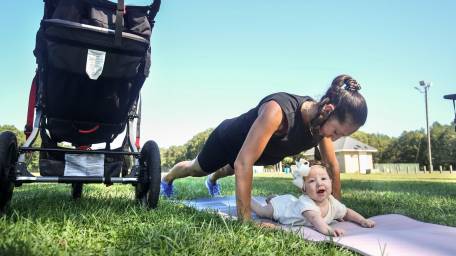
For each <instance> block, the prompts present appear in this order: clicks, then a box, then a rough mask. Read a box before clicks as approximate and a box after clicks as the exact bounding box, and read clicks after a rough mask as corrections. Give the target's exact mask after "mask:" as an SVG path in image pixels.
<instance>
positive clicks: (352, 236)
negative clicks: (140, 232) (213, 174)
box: [183, 196, 456, 256]
mask: <svg viewBox="0 0 456 256" xmlns="http://www.w3.org/2000/svg"><path fill="white" fill-rule="evenodd" d="M255 198H256V199H257V200H258V201H260V202H263V203H265V202H264V198H263V197H255ZM183 203H184V204H185V205H188V206H191V207H194V208H196V209H198V210H204V211H214V212H216V213H218V214H221V215H222V216H225V217H231V218H236V199H235V197H234V196H229V197H214V198H202V199H195V200H186V201H183ZM252 217H253V218H254V219H255V220H256V221H264V222H268V223H274V224H277V226H279V227H280V228H281V229H283V230H286V231H288V232H293V233H295V234H297V235H299V236H300V237H302V238H303V239H305V240H309V241H315V242H329V241H330V238H329V237H328V236H325V235H323V234H321V233H319V232H318V231H315V230H314V229H312V228H309V227H304V226H289V225H281V224H279V223H277V222H273V221H271V220H266V219H259V218H258V217H257V216H255V215H254V214H253V216H252ZM370 219H372V220H374V221H375V223H376V225H375V227H374V228H363V227H361V226H359V225H357V224H355V223H351V222H347V221H344V222H338V223H335V224H331V227H333V228H335V227H338V228H342V229H344V231H345V235H344V236H342V237H334V238H332V242H333V243H335V244H337V245H339V246H342V247H345V248H348V249H350V250H353V251H355V252H358V253H360V254H363V255H389V256H394V255H426V256H428V255H429V256H430V255H456V228H454V227H448V226H443V225H437V224H431V223H425V222H421V221H417V220H414V219H412V218H409V217H407V216H403V215H399V214H387V215H379V216H374V217H371V218H370Z"/></svg>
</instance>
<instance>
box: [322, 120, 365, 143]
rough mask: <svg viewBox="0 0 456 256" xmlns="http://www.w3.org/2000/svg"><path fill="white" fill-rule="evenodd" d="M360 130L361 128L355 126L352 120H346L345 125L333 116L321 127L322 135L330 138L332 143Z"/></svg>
mask: <svg viewBox="0 0 456 256" xmlns="http://www.w3.org/2000/svg"><path fill="white" fill-rule="evenodd" d="M358 129H359V126H355V125H353V124H352V122H351V121H350V118H347V119H345V122H344V123H340V122H339V120H337V118H335V117H334V116H333V117H331V118H329V120H328V121H326V122H325V123H324V124H323V126H321V127H320V135H321V136H323V137H329V138H331V140H332V141H335V140H337V139H339V138H340V137H344V136H348V135H350V134H352V133H354V132H355V131H356V130H358Z"/></svg>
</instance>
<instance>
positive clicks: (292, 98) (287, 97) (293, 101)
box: [259, 92, 314, 110]
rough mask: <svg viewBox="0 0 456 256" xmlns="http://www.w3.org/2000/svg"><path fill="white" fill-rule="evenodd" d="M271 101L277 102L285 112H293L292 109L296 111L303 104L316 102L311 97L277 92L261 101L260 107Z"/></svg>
mask: <svg viewBox="0 0 456 256" xmlns="http://www.w3.org/2000/svg"><path fill="white" fill-rule="evenodd" d="M269 101H275V102H277V103H278V104H279V106H280V107H281V108H282V109H283V110H288V109H290V110H292V109H296V108H298V107H300V106H301V104H302V103H303V102H305V101H314V99H312V98H311V97H309V96H300V95H297V94H292V93H287V92H277V93H273V94H270V95H268V96H266V97H264V98H263V99H262V100H261V101H260V104H259V105H262V104H264V103H267V102H269Z"/></svg>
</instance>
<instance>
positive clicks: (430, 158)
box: [415, 81, 434, 172]
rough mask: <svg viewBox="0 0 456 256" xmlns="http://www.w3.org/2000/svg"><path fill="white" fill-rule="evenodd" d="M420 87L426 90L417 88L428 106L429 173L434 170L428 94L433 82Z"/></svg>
mask: <svg viewBox="0 0 456 256" xmlns="http://www.w3.org/2000/svg"><path fill="white" fill-rule="evenodd" d="M420 86H421V87H422V88H423V89H424V91H423V90H421V89H420V88H419V87H415V89H417V90H418V91H419V92H421V93H424V102H425V105H426V133H427V144H428V160H429V172H432V171H433V170H434V167H433V166H432V153H431V133H430V132H429V110H428V109H429V107H428V97H427V93H428V90H429V87H431V82H425V81H420Z"/></svg>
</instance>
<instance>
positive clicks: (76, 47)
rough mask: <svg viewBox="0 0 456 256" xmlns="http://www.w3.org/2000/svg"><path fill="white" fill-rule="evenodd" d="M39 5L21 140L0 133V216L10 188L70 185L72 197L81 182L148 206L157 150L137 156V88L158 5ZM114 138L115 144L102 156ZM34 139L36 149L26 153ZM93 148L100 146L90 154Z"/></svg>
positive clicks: (149, 147)
mask: <svg viewBox="0 0 456 256" xmlns="http://www.w3.org/2000/svg"><path fill="white" fill-rule="evenodd" d="M44 2H45V5H44V16H43V19H42V21H41V26H40V29H39V31H38V33H37V37H36V47H35V50H34V54H35V57H36V60H37V64H38V67H37V72H36V75H35V78H34V79H33V83H32V87H31V90H30V97H29V112H28V117H27V125H26V128H25V133H26V137H27V139H26V142H25V144H24V145H23V146H22V147H18V145H17V139H16V136H15V135H14V133H12V132H3V133H1V134H0V212H1V211H3V210H4V208H5V206H6V205H7V204H8V203H9V201H10V200H11V197H12V194H13V189H14V186H21V185H22V184H23V183H33V182H58V183H67V184H72V196H73V198H75V199H77V198H80V197H81V195H82V191H83V184H84V183H104V184H106V185H107V186H108V185H111V184H113V183H122V184H132V185H133V186H134V187H135V196H136V199H137V200H138V201H139V202H140V203H142V204H144V205H146V206H148V207H150V208H155V207H156V206H157V203H158V198H159V192H160V175H161V173H160V172H161V167H160V152H159V148H158V146H157V144H156V143H155V142H154V141H147V142H146V143H145V144H144V146H143V148H142V149H141V151H139V148H140V141H139V139H140V137H139V135H140V129H139V128H140V121H141V99H140V90H141V87H142V85H143V83H144V81H145V79H146V77H147V76H148V74H149V67H150V41H149V40H150V36H151V32H152V28H153V26H154V22H155V21H154V19H155V16H156V14H157V12H158V10H159V8H160V0H155V1H153V3H152V4H151V5H149V6H126V5H125V3H124V0H119V1H118V2H117V3H113V2H110V1H107V0H44ZM132 131H136V134H134V133H133V132H132ZM123 132H125V138H124V140H123V143H122V146H121V147H119V148H115V149H111V144H112V142H113V141H114V139H115V138H116V137H117V136H118V135H119V134H121V133H123ZM38 134H40V135H41V140H42V143H41V147H33V143H34V141H35V139H36V138H37V136H38ZM135 135H136V136H135ZM103 143H104V144H103ZM95 144H97V145H102V147H101V148H99V149H94V150H92V149H91V147H92V146H93V145H95ZM34 151H39V171H40V174H41V175H40V176H34V175H32V173H31V172H29V171H28V170H27V166H26V161H25V154H26V153H29V152H34Z"/></svg>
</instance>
